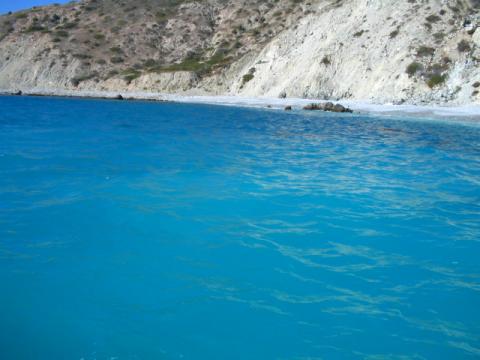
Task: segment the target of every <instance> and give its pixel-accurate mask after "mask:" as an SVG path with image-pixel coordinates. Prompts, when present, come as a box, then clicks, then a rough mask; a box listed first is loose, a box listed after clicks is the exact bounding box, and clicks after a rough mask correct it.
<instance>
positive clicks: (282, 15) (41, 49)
mask: <svg viewBox="0 0 480 360" xmlns="http://www.w3.org/2000/svg"><path fill="white" fill-rule="evenodd" d="M159 4H160V5H159ZM162 4H163V5H162ZM479 25H480V17H479V11H478V1H469V0H441V1H440V0H430V1H402V2H399V1H396V0H383V1H371V0H348V1H347V0H314V1H296V2H291V1H289V0H278V1H275V2H270V1H260V0H239V1H233V0H228V1H220V0H206V1H201V2H200V1H189V2H176V1H174V2H171V1H160V2H159V1H153V0H145V1H142V3H141V4H139V3H137V2H135V1H133V0H125V1H123V2H122V3H121V4H119V3H118V2H115V1H113V0H84V1H80V2H79V3H70V4H67V5H64V6H49V7H43V8H36V9H32V10H29V11H25V12H21V13H14V14H10V15H5V16H0V89H2V90H5V91H8V92H15V91H18V90H22V91H24V92H25V91H32V90H33V91H35V90H39V91H40V90H41V91H54V90H55V89H59V90H68V91H74V90H82V91H110V92H122V93H127V92H136V91H149V92H159V93H180V94H184V95H188V94H191V95H241V96H268V97H281V98H286V97H301V98H316V99H323V100H339V99H352V100H369V101H372V102H376V103H395V104H398V103H417V104H418V103H423V104H434V103H435V104H452V105H453V104H468V103H480V95H479V90H478V88H476V87H474V84H475V83H478V82H480V66H479V65H480V29H479Z"/></svg>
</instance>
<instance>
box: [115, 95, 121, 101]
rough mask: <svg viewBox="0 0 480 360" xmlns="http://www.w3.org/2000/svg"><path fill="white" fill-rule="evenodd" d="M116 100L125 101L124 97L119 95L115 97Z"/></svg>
mask: <svg viewBox="0 0 480 360" xmlns="http://www.w3.org/2000/svg"><path fill="white" fill-rule="evenodd" d="M115 100H123V96H122V95H120V94H118V95H117V96H115Z"/></svg>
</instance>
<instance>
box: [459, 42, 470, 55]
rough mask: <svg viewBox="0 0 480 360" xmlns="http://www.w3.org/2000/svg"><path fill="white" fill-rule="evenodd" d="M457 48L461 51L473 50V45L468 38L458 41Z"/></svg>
mask: <svg viewBox="0 0 480 360" xmlns="http://www.w3.org/2000/svg"><path fill="white" fill-rule="evenodd" d="M457 50H458V51H460V52H467V51H470V50H471V47H470V44H469V43H468V41H467V40H462V41H460V42H459V43H458V45H457Z"/></svg>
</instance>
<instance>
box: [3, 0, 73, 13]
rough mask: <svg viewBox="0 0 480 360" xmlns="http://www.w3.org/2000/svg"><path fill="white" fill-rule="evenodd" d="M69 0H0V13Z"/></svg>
mask: <svg viewBox="0 0 480 360" xmlns="http://www.w3.org/2000/svg"><path fill="white" fill-rule="evenodd" d="M68 1H69V0H0V14H3V13H6V12H9V11H18V10H22V9H28V8H31V7H32V6H40V5H48V4H53V3H59V4H60V3H66V2H68Z"/></svg>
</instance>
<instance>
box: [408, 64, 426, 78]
mask: <svg viewBox="0 0 480 360" xmlns="http://www.w3.org/2000/svg"><path fill="white" fill-rule="evenodd" d="M421 70H423V65H422V64H420V63H419V62H416V61H414V62H412V63H411V64H410V65H408V66H407V70H406V73H407V74H408V75H409V76H414V75H415V74H416V73H417V72H419V71H421Z"/></svg>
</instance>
